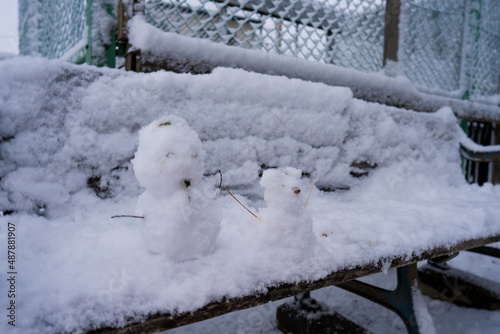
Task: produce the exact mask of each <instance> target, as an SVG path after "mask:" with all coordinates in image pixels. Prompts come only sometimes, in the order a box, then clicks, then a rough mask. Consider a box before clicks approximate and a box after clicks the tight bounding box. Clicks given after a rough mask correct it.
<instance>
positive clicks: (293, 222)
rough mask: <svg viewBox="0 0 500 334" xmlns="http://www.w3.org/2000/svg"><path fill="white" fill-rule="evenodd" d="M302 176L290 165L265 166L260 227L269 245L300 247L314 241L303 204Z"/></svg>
mask: <svg viewBox="0 0 500 334" xmlns="http://www.w3.org/2000/svg"><path fill="white" fill-rule="evenodd" d="M301 175H302V172H301V171H300V170H298V169H295V168H292V167H286V168H278V169H268V170H266V171H264V173H263V175H262V179H261V181H260V184H261V186H262V187H263V188H264V189H265V190H264V201H265V203H266V207H265V208H263V209H261V210H260V211H259V217H260V218H261V219H262V224H260V225H261V228H260V230H261V232H262V239H263V240H264V241H266V242H267V243H268V244H272V245H281V246H282V247H285V248H290V249H292V248H293V249H302V248H303V247H306V248H307V246H308V245H311V243H315V240H314V235H313V233H312V225H313V221H312V218H311V216H310V214H309V212H308V211H307V209H306V208H305V206H304V203H305V196H304V195H305V192H304V191H302V182H301V180H300V177H301Z"/></svg>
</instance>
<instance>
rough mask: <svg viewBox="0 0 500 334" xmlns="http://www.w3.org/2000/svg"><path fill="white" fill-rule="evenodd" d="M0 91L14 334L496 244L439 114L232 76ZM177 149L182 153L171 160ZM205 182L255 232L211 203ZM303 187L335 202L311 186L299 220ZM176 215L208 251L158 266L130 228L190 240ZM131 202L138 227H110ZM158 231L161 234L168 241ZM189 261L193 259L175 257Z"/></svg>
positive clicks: (69, 75) (98, 72)
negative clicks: (18, 294)
mask: <svg viewBox="0 0 500 334" xmlns="http://www.w3.org/2000/svg"><path fill="white" fill-rule="evenodd" d="M0 78H1V79H0V138H1V139H0V156H1V157H2V163H1V164H0V178H1V180H0V210H1V211H3V212H4V214H5V215H4V216H2V217H0V221H1V225H0V226H1V228H0V240H1V241H0V247H3V249H5V248H6V247H5V240H7V237H6V228H5V226H7V222H12V223H14V224H15V225H16V231H17V235H18V240H19V253H18V254H17V255H18V262H17V266H18V268H16V269H17V271H18V272H19V273H20V274H19V276H18V282H17V283H18V289H19V291H22V296H23V297H22V299H20V300H22V303H19V304H18V307H19V308H18V311H19V314H25V315H27V314H29V315H30V317H23V318H22V319H21V318H19V328H20V329H21V331H22V332H23V333H54V332H71V333H78V332H82V331H85V330H88V329H92V328H97V327H102V326H120V325H124V324H125V323H127V322H128V321H140V320H143V319H145V318H146V317H147V316H148V315H151V314H155V313H157V312H164V313H169V312H189V311H193V310H196V309H197V308H199V307H202V306H204V305H206V304H207V303H209V302H211V301H215V300H221V299H222V298H223V297H228V298H231V297H241V296H244V295H246V294H250V293H265V292H266V291H267V288H268V287H270V286H274V285H276V284H279V283H280V282H290V283H293V282H299V281H304V280H315V279H318V278H321V277H324V276H326V275H327V274H329V273H331V272H332V271H335V270H339V269H341V268H349V267H352V266H356V265H365V264H369V263H373V262H376V261H378V260H379V259H380V258H382V257H394V256H402V257H404V256H409V255H411V254H412V253H414V252H416V253H420V252H423V251H424V250H427V249H429V248H431V247H435V246H442V245H451V244H454V243H457V242H459V241H462V240H466V239H469V238H474V237H486V236H489V235H492V234H493V235H494V234H499V233H500V207H499V206H498V201H499V200H500V190H499V188H498V187H494V186H492V185H485V186H483V187H478V186H476V185H468V184H467V183H466V182H465V180H464V178H463V176H462V174H461V170H460V157H459V154H458V149H459V141H460V138H461V134H460V129H459V127H458V125H457V120H456V118H455V117H454V116H453V113H452V111H451V110H450V109H449V108H443V109H442V110H440V111H439V112H438V113H433V114H419V113H415V112H410V111H405V110H398V109H395V108H389V107H386V106H383V105H378V104H373V103H366V102H363V101H360V100H356V99H354V98H353V97H352V92H351V91H350V90H349V89H347V88H342V87H330V86H326V85H323V84H318V83H310V82H303V81H300V80H293V79H287V78H283V77H273V76H266V75H259V74H255V73H248V72H245V71H242V70H232V69H217V70H215V71H214V72H213V73H211V74H209V75H199V76H194V75H187V74H174V73H166V72H158V73H153V74H140V73H125V72H121V71H117V70H110V69H97V68H93V67H88V66H74V65H70V64H66V63H63V62H60V61H47V60H42V59H33V58H21V57H16V58H7V59H5V58H4V59H3V60H1V61H0ZM167 115H168V116H167ZM165 117H168V119H167V118H165ZM178 117H179V118H182V119H184V120H185V122H184V121H181V120H180V119H179V118H178ZM154 121H156V122H159V123H152V125H149V127H147V126H148V124H151V122H154ZM167 122H170V123H171V124H170V125H168V124H165V125H162V126H159V127H157V126H158V125H161V124H163V123H167ZM155 124H156V125H155ZM145 126H146V128H145V130H144V132H142V133H141V135H140V134H139V130H140V129H141V128H143V127H145ZM188 126H189V128H191V129H192V130H193V131H194V132H196V133H194V132H192V131H191V130H189V128H188ZM154 128H156V130H154ZM147 129H149V131H150V132H149V133H148V132H147V131H148V130H147ZM169 129H175V131H172V132H168V130H169ZM196 134H197V135H196ZM178 135H179V136H182V137H183V140H182V141H178V140H177V139H176V138H177V136H178ZM198 137H199V139H200V140H201V147H200V142H199V141H198V139H197V138H198ZM165 140H166V141H167V143H166V144H165V145H163V144H162V143H165ZM172 140H174V141H175V144H174V145H172V144H168V143H169V142H170V141H172ZM143 143H144V144H146V145H145V146H144V145H142V144H143ZM184 144H186V145H188V147H187V148H182V152H183V153H186V152H189V153H187V155H186V156H183V155H181V156H180V157H179V156H178V154H179V153H177V152H173V153H174V155H173V156H172V155H170V156H169V153H172V152H170V151H171V150H175V149H177V148H179V147H182V146H183V145H184ZM203 151H205V154H203V153H202V152H203ZM136 152H138V153H137V155H136V157H135V160H133V161H134V164H133V165H132V163H131V161H132V159H133V158H134V154H135V153H136ZM192 152H194V155H193V154H192ZM143 153H144V155H143ZM176 156H177V157H179V158H180V159H179V160H177V159H176V158H175V157H176ZM160 158H161V159H163V161H164V162H162V161H160ZM186 161H187V162H188V163H187V164H186ZM174 165H176V166H177V167H176V168H175V171H174V172H172V171H171V170H170V169H169V168H170V166H174ZM287 166H288V167H290V168H285V167H287ZM271 167H277V168H276V169H273V168H271ZM163 168H165V169H163ZM219 169H221V170H222V171H223V176H224V185H225V186H226V187H228V189H230V190H231V191H232V192H233V193H234V194H235V196H236V197H237V198H238V199H239V200H240V201H241V202H242V204H244V205H245V206H246V207H247V208H249V210H251V211H253V212H255V213H256V214H257V215H258V216H259V217H260V218H261V219H262V221H259V220H257V219H255V218H254V217H252V216H251V215H250V214H249V213H248V212H246V211H245V210H244V209H243V208H242V207H241V206H240V205H238V204H237V203H236V202H235V201H234V199H233V198H231V197H230V196H229V195H228V194H226V193H225V192H221V193H220V194H219V196H216V195H217V191H215V190H214V189H216V188H217V187H218V186H219V183H220V177H219V174H218V170H219ZM166 170H168V175H169V177H165V178H163V177H158V176H159V175H162V174H165V173H164V172H165V171H166ZM299 170H301V171H302V177H300V176H301V175H300V174H301V173H300V172H299ZM134 171H135V172H136V173H137V176H138V179H139V182H138V180H137V179H136V176H135V175H134ZM162 171H163V172H162ZM202 173H204V176H203V177H202ZM261 173H262V175H263V179H262V188H261V187H259V180H260V178H259V174H261ZM313 180H316V184H317V185H318V188H321V189H332V190H340V189H344V190H347V189H349V191H335V192H328V193H327V192H323V191H320V190H319V189H318V188H315V189H314V190H313V192H312V195H311V198H310V200H309V202H308V204H307V207H306V208H304V203H305V197H306V194H307V192H308V190H309V186H310V185H311V184H312V181H313ZM184 181H189V182H184ZM301 182H303V184H301ZM187 184H189V186H187ZM141 186H142V188H141ZM283 186H284V187H283ZM164 187H167V188H168V189H170V190H172V191H171V192H170V193H168V194H167V193H164V192H163V191H164V190H165V189H164ZM295 188H300V189H301V191H300V193H299V194H296V193H295V190H296V189H295ZM195 190H196V191H195ZM198 191H199V192H200V193H201V195H200V194H198ZM153 194H158V196H154V195H153ZM198 195H200V196H198ZM202 195H203V196H202ZM146 197H150V199H148V200H144V199H145V198H146ZM214 197H216V198H215V199H213V198H214ZM162 199H165V200H162ZM190 199H191V202H190ZM158 201H160V202H161V203H158ZM186 201H187V202H186ZM195 202H196V203H197V204H196V205H200V206H199V207H200V208H203V210H200V211H197V208H198V207H196V206H195V207H193V206H192V205H194V204H195ZM174 205H176V206H177V207H180V208H189V209H188V210H187V216H189V215H191V216H190V217H191V218H193V217H196V219H194V218H193V220H196V221H200V222H201V221H204V220H205V221H207V222H208V221H210V222H211V223H207V224H205V225H207V228H209V229H210V231H211V232H210V234H211V233H213V234H211V236H208V237H207V239H204V240H206V241H207V244H206V245H208V244H210V247H209V246H207V248H205V246H203V250H201V248H200V249H195V248H193V249H192V252H193V253H190V252H187V253H184V252H183V253H175V252H173V253H170V251H171V250H170V249H167V248H166V247H167V246H166V244H167V242H165V244H164V245H162V244H161V242H151V241H149V242H148V241H146V243H144V242H143V240H142V237H141V230H148V229H149V227H151V230H150V231H153V229H154V228H155V227H154V226H152V225H151V223H152V222H157V221H165V222H166V223H167V220H168V222H172V221H175V223H176V224H177V223H179V224H180V225H175V224H173V225H172V226H174V225H175V226H182V227H181V228H180V230H181V233H180V234H176V235H177V237H179V235H181V238H182V236H183V234H184V236H185V237H186V238H188V239H190V238H192V239H196V238H197V237H195V236H192V237H191V234H190V233H191V231H190V232H189V233H186V230H187V229H191V228H192V229H193V231H192V233H193V234H196V233H199V230H198V227H199V226H198V225H193V226H189V227H188V226H186V225H182V224H184V223H185V221H183V219H184V217H183V216H182V214H179V215H174V216H171V215H173V214H171V213H170V212H167V210H168V209H169V208H171V207H172V206H174ZM136 207H137V208H138V209H139V210H140V212H139V214H144V215H145V218H146V219H133V218H120V219H118V218H116V219H111V218H110V217H111V216H114V215H127V214H133V213H134V208H136ZM211 210H213V212H212V211H211ZM205 213H206V214H205ZM184 214H186V213H184ZM153 216H158V217H159V218H155V219H154V220H153V219H152V220H151V221H149V217H153ZM167 216H168V217H169V218H168V219H164V218H165V217H167ZM217 216H219V217H220V218H216V217H217ZM219 221H220V232H219V234H218V235H217V237H216V236H215V235H216V232H215V231H216V230H217V225H218V222H219ZM190 222H191V220H190ZM181 223H182V224H181ZM165 226H168V225H167V224H165V225H162V227H161V228H160V231H159V233H160V234H159V235H161V237H160V239H161V240H166V241H169V242H170V241H171V238H173V236H172V235H170V230H169V229H168V228H167V227H165ZM208 226H210V227H208ZM197 231H198V232H197ZM311 231H312V232H311ZM146 235H147V233H146ZM259 235H260V236H259ZM264 235H265V236H264ZM257 236H259V237H257ZM155 238H156V236H154V238H153V239H155ZM212 238H213V239H212ZM146 239H147V240H150V239H148V238H146ZM179 240H180V239H179ZM184 242H185V240H184V241H182V243H183V244H184ZM150 247H152V248H155V249H156V250H157V252H162V253H165V255H166V256H158V255H156V254H153V253H151V252H150V251H149V249H148V248H150ZM212 247H213V252H212ZM295 247H297V248H295ZM209 248H210V250H208V249H209ZM176 249H177V248H176ZM296 249H302V250H304V251H303V252H298V251H297V252H296V251H295V250H296ZM290 250H294V251H290ZM188 253H189V254H188ZM194 253H196V255H194ZM0 254H1V255H0V261H2V262H3V263H6V252H0ZM187 258H189V259H192V258H196V260H192V261H177V260H178V259H187ZM0 326H6V325H5V323H2V324H1V325H0ZM0 331H2V332H4V331H5V330H4V328H3V327H0Z"/></svg>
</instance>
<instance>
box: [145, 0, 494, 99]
mask: <svg viewBox="0 0 500 334" xmlns="http://www.w3.org/2000/svg"><path fill="white" fill-rule="evenodd" d="M141 8H142V9H141V11H142V12H143V14H144V16H145V18H146V21H147V22H148V23H149V24H151V25H153V26H155V27H157V28H159V29H161V30H163V31H166V32H172V33H176V34H179V35H183V36H188V37H193V38H203V39H208V40H211V41H212V42H217V43H222V44H226V45H235V46H239V47H243V48H247V49H258V50H263V51H265V52H268V53H274V54H280V55H288V56H292V57H296V58H301V59H306V60H311V61H315V62H319V63H326V64H334V65H338V66H341V67H346V68H352V69H357V70H360V71H363V72H376V71H380V70H381V69H382V67H383V65H385V63H386V61H387V60H398V61H399V63H400V64H401V71H402V73H404V75H405V76H407V77H408V78H410V80H411V81H412V82H413V83H414V84H415V85H416V87H418V88H419V89H420V90H422V91H425V92H429V93H433V94H438V95H445V96H448V97H454V98H459V99H461V98H464V97H465V98H476V99H477V98H485V97H488V96H490V95H493V94H496V93H498V87H499V79H498V77H499V75H500V70H499V68H500V66H499V65H500V63H499V62H500V61H499V60H498V57H497V56H496V54H497V53H498V52H500V39H499V38H498V34H497V31H498V22H500V20H498V17H500V10H499V9H498V7H497V6H495V4H494V1H489V0H485V1H479V0H471V1H465V0H461V1H434V0H388V1H385V0H370V1H362V2H350V3H347V2H343V1H325V0H322V1H306V0H267V1H258V0H193V1H187V0H183V1H177V0H154V1H146V2H145V4H144V6H142V7H141Z"/></svg>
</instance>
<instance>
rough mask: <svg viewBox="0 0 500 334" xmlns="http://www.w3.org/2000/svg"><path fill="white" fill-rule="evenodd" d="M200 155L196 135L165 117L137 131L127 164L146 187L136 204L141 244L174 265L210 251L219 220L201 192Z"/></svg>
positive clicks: (179, 122) (203, 153) (171, 118)
mask: <svg viewBox="0 0 500 334" xmlns="http://www.w3.org/2000/svg"><path fill="white" fill-rule="evenodd" d="M204 155H205V152H204V151H203V148H202V147H201V141H200V139H199V138H198V135H197V134H196V132H194V131H193V130H192V129H191V128H190V127H189V126H188V125H187V123H186V121H185V120H183V119H182V118H178V117H174V116H170V117H165V118H162V119H160V120H158V121H154V122H152V123H151V124H149V125H148V126H146V127H145V128H143V129H142V130H141V131H140V137H139V148H138V149H137V153H136V154H135V157H134V159H133V160H132V164H133V166H134V172H135V176H136V177H137V179H138V180H139V183H140V184H141V186H143V187H145V188H146V190H145V191H144V193H142V195H141V196H140V197H139V200H138V202H137V213H138V214H139V215H142V216H143V217H144V221H143V222H140V226H141V231H142V235H143V240H144V244H145V245H146V246H147V247H148V248H149V249H150V250H151V251H152V252H156V253H160V254H164V255H166V256H167V257H168V258H170V259H172V260H174V261H183V260H191V259H195V258H197V257H199V256H204V255H208V254H211V253H212V252H213V251H214V248H215V240H216V238H217V235H218V233H219V230H220V217H219V215H218V212H217V211H215V207H214V203H213V199H210V198H207V197H206V195H205V194H204V188H203V184H202V180H201V179H202V176H203V158H204Z"/></svg>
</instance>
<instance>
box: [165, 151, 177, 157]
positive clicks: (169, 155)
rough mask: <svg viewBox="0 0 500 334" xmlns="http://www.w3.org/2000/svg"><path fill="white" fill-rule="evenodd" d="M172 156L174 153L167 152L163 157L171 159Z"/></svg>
mask: <svg viewBox="0 0 500 334" xmlns="http://www.w3.org/2000/svg"><path fill="white" fill-rule="evenodd" d="M174 155H175V154H174V153H172V152H168V153H167V154H165V156H166V157H167V158H171V157H173V156H174Z"/></svg>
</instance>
